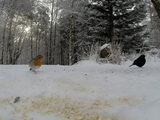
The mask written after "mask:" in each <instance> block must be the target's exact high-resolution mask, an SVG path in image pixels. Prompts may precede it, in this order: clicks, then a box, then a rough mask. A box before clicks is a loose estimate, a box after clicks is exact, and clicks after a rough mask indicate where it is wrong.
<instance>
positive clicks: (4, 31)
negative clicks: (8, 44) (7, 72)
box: [1, 20, 8, 64]
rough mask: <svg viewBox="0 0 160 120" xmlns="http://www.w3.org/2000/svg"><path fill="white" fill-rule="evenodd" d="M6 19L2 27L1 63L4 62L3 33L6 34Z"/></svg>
mask: <svg viewBox="0 0 160 120" xmlns="http://www.w3.org/2000/svg"><path fill="white" fill-rule="evenodd" d="M7 21H8V20H6V22H5V24H4V28H3V37H2V52H1V64H4V51H5V39H6V38H5V35H6V26H7Z"/></svg>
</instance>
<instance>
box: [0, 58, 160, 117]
mask: <svg viewBox="0 0 160 120" xmlns="http://www.w3.org/2000/svg"><path fill="white" fill-rule="evenodd" d="M130 64H132V61H127V62H125V63H123V64H122V65H113V64H100V63H97V62H95V61H93V60H88V61H87V60H86V61H85V60H84V61H81V62H79V63H78V64H75V65H72V66H61V65H43V66H42V67H41V68H40V69H38V70H37V74H35V73H33V72H31V71H29V67H28V65H0V76H1V77H0V96H1V97H0V120H160V114H159V111H160V94H159V91H160V87H159V86H160V74H159V71H160V67H159V66H160V60H159V59H153V58H152V57H149V56H148V57H147V63H146V65H145V66H144V67H142V68H139V67H136V66H133V67H128V66H129V65H130ZM16 97H20V100H19V101H18V102H16V103H14V99H15V98H16Z"/></svg>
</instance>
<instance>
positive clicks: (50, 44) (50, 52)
mask: <svg viewBox="0 0 160 120" xmlns="http://www.w3.org/2000/svg"><path fill="white" fill-rule="evenodd" d="M51 4H52V8H51V9H52V10H51V23H50V37H49V54H48V55H49V56H48V58H49V62H48V63H49V64H53V60H52V58H53V57H52V47H53V46H52V45H53V39H52V36H53V8H54V0H52V3H51Z"/></svg>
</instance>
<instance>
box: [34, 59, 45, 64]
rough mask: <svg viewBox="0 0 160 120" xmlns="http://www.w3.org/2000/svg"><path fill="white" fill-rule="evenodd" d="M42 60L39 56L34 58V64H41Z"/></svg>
mask: <svg viewBox="0 0 160 120" xmlns="http://www.w3.org/2000/svg"><path fill="white" fill-rule="evenodd" d="M42 60H43V58H39V59H37V60H35V61H34V65H35V66H41V65H42Z"/></svg>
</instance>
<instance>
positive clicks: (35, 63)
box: [29, 55, 43, 73]
mask: <svg viewBox="0 0 160 120" xmlns="http://www.w3.org/2000/svg"><path fill="white" fill-rule="evenodd" d="M42 60H43V56H42V55H38V56H36V57H35V58H33V59H32V60H31V61H30V62H29V67H30V70H31V71H33V72H35V73H36V71H35V69H38V68H40V67H41V65H42Z"/></svg>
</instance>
